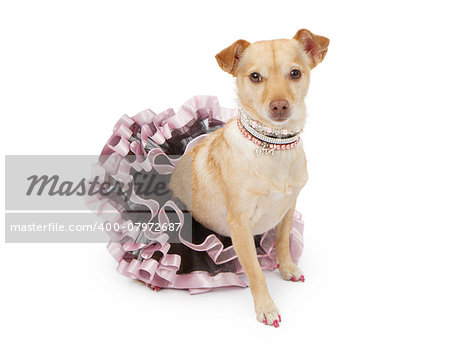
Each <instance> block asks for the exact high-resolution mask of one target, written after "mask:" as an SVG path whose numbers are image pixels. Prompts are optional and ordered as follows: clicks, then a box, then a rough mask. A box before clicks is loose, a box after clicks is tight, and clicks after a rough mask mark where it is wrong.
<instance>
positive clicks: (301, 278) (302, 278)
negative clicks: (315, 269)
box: [300, 275, 305, 283]
mask: <svg viewBox="0 0 450 348" xmlns="http://www.w3.org/2000/svg"><path fill="white" fill-rule="evenodd" d="M300 280H301V281H302V282H303V283H304V282H305V276H304V275H302V276H301V277H300Z"/></svg>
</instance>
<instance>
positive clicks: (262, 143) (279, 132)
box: [237, 108, 303, 157]
mask: <svg viewBox="0 0 450 348" xmlns="http://www.w3.org/2000/svg"><path fill="white" fill-rule="evenodd" d="M237 125H238V128H239V130H240V131H241V133H242V134H243V135H244V136H245V137H246V138H247V139H249V140H250V141H251V142H253V143H254V144H256V145H258V148H257V149H256V150H255V155H256V157H260V156H262V155H272V156H273V155H274V152H275V150H289V149H292V148H294V147H295V146H296V145H297V144H298V143H299V142H300V134H301V133H302V131H303V129H301V128H298V129H295V130H290V129H284V128H271V127H267V126H265V125H264V124H263V123H261V122H259V121H257V120H255V119H253V118H252V117H251V116H250V115H249V114H248V113H247V112H245V110H243V109H242V108H239V116H238V117H237Z"/></svg>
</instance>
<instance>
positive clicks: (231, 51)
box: [216, 40, 250, 76]
mask: <svg viewBox="0 0 450 348" xmlns="http://www.w3.org/2000/svg"><path fill="white" fill-rule="evenodd" d="M248 46H250V42H247V41H245V40H237V41H236V42H235V43H233V44H232V45H231V46H229V47H227V48H225V49H224V50H222V51H220V52H219V53H217V54H216V60H217V63H218V64H219V66H220V67H221V68H222V70H224V71H226V72H227V73H230V74H231V75H233V76H236V71H237V66H238V63H239V59H241V57H242V54H243V53H244V51H245V49H246V48H247V47H248Z"/></svg>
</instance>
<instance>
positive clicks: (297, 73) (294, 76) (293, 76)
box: [289, 69, 302, 80]
mask: <svg viewBox="0 0 450 348" xmlns="http://www.w3.org/2000/svg"><path fill="white" fill-rule="evenodd" d="M289 76H290V77H291V79H294V80H297V79H299V78H300V77H301V76H302V72H301V71H300V70H298V69H294V70H292V71H291V73H290V74H289Z"/></svg>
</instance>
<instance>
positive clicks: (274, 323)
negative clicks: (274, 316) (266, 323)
mask: <svg viewBox="0 0 450 348" xmlns="http://www.w3.org/2000/svg"><path fill="white" fill-rule="evenodd" d="M272 324H273V326H275V327H279V326H280V324H278V320H274V321H273V323H272Z"/></svg>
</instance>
